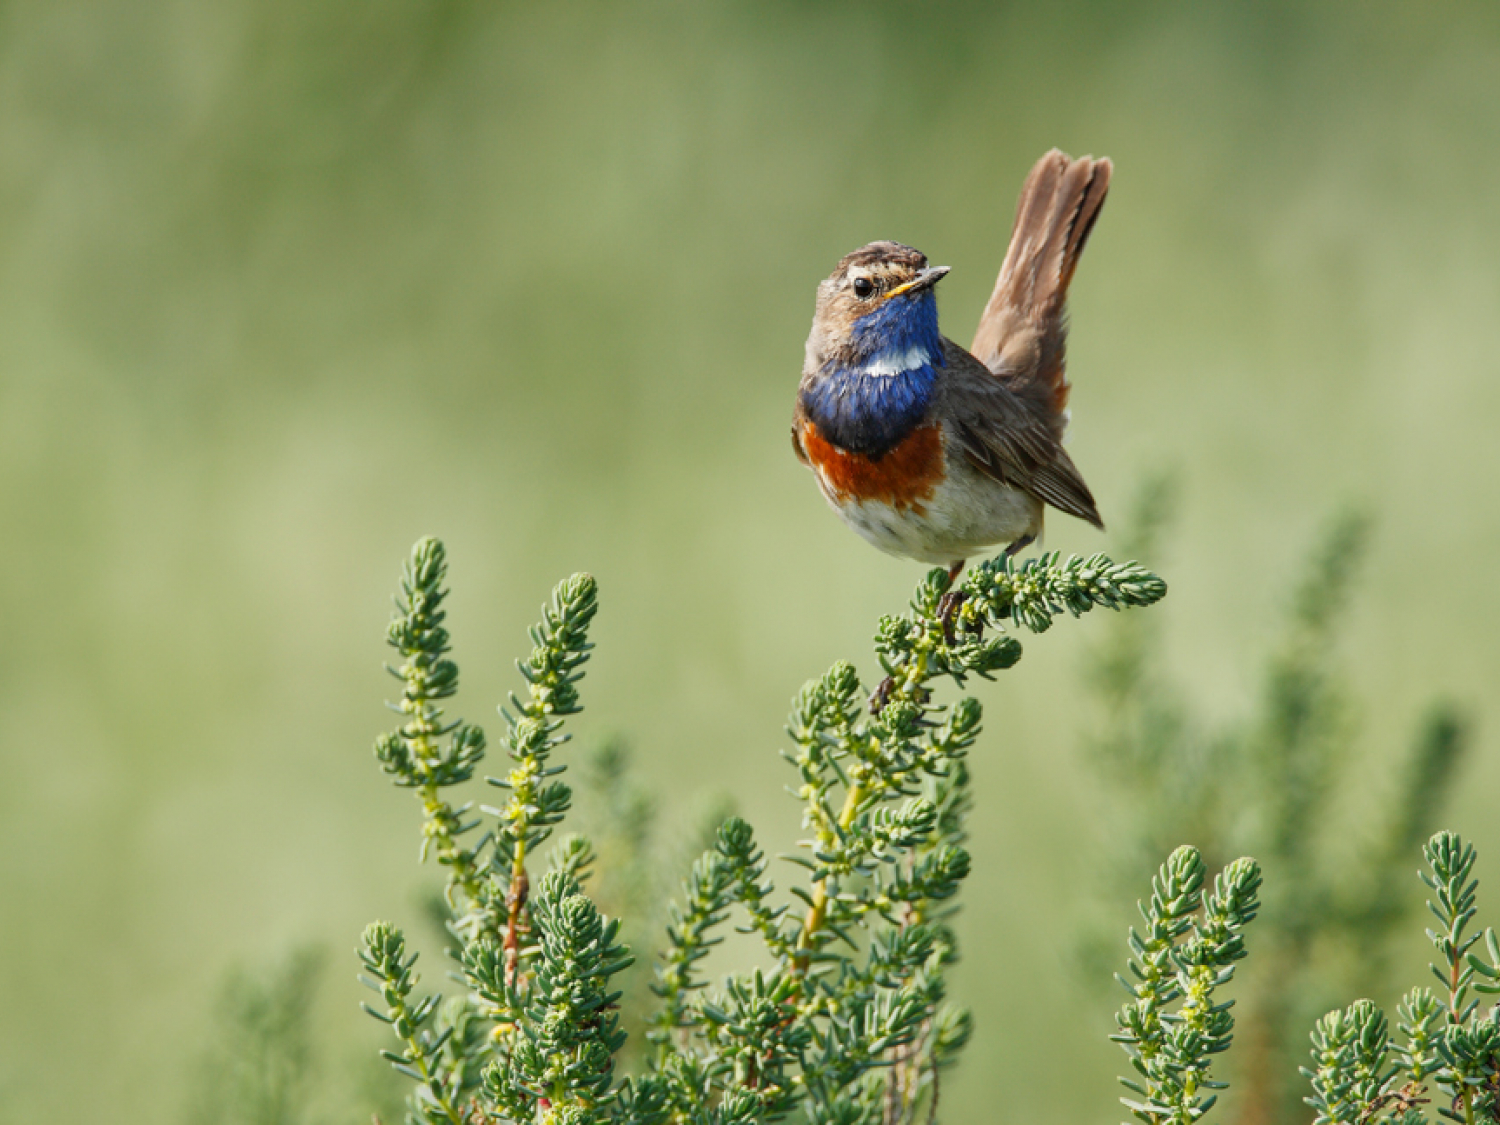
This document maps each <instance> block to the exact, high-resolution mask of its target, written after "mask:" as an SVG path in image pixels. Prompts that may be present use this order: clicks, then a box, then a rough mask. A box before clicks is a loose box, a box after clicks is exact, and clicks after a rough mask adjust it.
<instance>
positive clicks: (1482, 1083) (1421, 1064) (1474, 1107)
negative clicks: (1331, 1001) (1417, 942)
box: [1302, 832, 1500, 1125]
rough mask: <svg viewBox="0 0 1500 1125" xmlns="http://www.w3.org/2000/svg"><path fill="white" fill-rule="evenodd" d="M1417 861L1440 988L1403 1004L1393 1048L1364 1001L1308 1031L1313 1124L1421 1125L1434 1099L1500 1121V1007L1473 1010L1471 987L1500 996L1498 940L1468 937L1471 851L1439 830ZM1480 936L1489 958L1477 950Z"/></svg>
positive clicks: (1448, 1108) (1454, 1111)
mask: <svg viewBox="0 0 1500 1125" xmlns="http://www.w3.org/2000/svg"><path fill="white" fill-rule="evenodd" d="M1424 854H1425V856H1426V859H1427V864H1428V870H1427V871H1424V872H1421V877H1422V881H1423V882H1424V883H1426V884H1427V886H1428V887H1429V888H1430V889H1431V891H1432V892H1433V897H1432V898H1431V899H1429V900H1428V903H1427V906H1428V909H1429V910H1431V911H1432V913H1433V915H1434V916H1435V917H1436V918H1437V920H1438V923H1439V927H1438V928H1437V929H1435V930H1434V929H1429V930H1428V931H1427V936H1428V937H1429V938H1430V939H1431V941H1432V944H1433V947H1434V948H1435V949H1436V950H1437V954H1438V957H1437V960H1436V961H1435V962H1434V963H1433V964H1432V965H1431V966H1430V967H1431V969H1432V973H1433V975H1434V976H1435V977H1436V978H1437V980H1438V982H1439V984H1440V986H1441V991H1440V992H1439V993H1436V994H1435V993H1434V992H1433V991H1432V989H1430V988H1427V987H1422V986H1418V987H1416V988H1413V989H1412V990H1411V991H1410V992H1408V993H1407V994H1406V996H1405V997H1404V998H1403V999H1402V1001H1401V1005H1400V1007H1399V1009H1398V1013H1397V1014H1398V1018H1399V1024H1398V1029H1399V1031H1400V1032H1401V1034H1402V1036H1403V1037H1404V1042H1393V1041H1392V1037H1391V1034H1390V1028H1389V1025H1388V1023H1387V1020H1386V1017H1385V1014H1384V1013H1383V1012H1381V1010H1380V1009H1379V1008H1378V1007H1376V1005H1375V1004H1374V1003H1373V1002H1372V1001H1370V1000H1356V1001H1355V1002H1354V1003H1353V1004H1351V1005H1350V1006H1349V1007H1348V1008H1346V1009H1344V1010H1343V1011H1332V1012H1329V1013H1328V1014H1327V1015H1326V1016H1324V1017H1323V1018H1322V1019H1320V1020H1319V1021H1318V1023H1317V1026H1316V1027H1314V1029H1313V1032H1312V1043H1313V1050H1312V1057H1313V1066H1312V1067H1304V1068H1303V1071H1302V1073H1303V1074H1304V1075H1306V1076H1307V1077H1308V1078H1309V1079H1310V1080H1311V1082H1312V1087H1313V1096H1312V1097H1310V1098H1307V1099H1306V1100H1307V1104H1309V1105H1311V1106H1312V1107H1313V1108H1314V1109H1315V1110H1317V1125H1331V1123H1337V1125H1364V1123H1365V1122H1381V1123H1382V1125H1384V1123H1386V1122H1389V1123H1391V1125H1424V1123H1426V1122H1427V1121H1428V1120H1429V1118H1428V1117H1427V1115H1426V1113H1425V1112H1424V1111H1423V1109H1422V1108H1421V1107H1422V1106H1424V1105H1427V1104H1429V1103H1432V1102H1433V1101H1434V1099H1433V1098H1432V1097H1431V1096H1430V1095H1431V1094H1433V1093H1434V1092H1438V1093H1440V1094H1441V1095H1442V1097H1441V1099H1440V1100H1438V1101H1437V1113H1438V1115H1439V1116H1440V1117H1441V1118H1446V1119H1448V1120H1450V1121H1456V1122H1462V1123H1463V1125H1476V1122H1496V1121H1500V1007H1492V1008H1490V1010H1489V1011H1487V1012H1481V1011H1480V1010H1479V1000H1478V998H1477V997H1474V996H1471V995H1470V992H1471V989H1472V990H1474V991H1479V992H1491V993H1494V992H1500V942H1497V940H1496V937H1495V931H1494V930H1493V929H1489V930H1485V931H1483V933H1482V934H1481V933H1480V932H1477V931H1476V932H1472V933H1471V932H1469V926H1470V923H1472V922H1473V920H1474V917H1475V913H1476V910H1477V907H1476V905H1475V902H1476V898H1477V891H1478V888H1479V881H1478V880H1477V879H1476V878H1474V865H1475V861H1476V858H1477V857H1476V855H1475V852H1474V848H1473V846H1472V845H1469V844H1465V843H1464V842H1463V840H1462V839H1461V838H1460V837H1459V836H1457V835H1455V834H1454V833H1451V832H1439V833H1438V834H1437V835H1435V836H1434V837H1432V839H1431V840H1429V841H1428V843H1427V846H1426V848H1425V849H1424ZM1481 937H1482V938H1483V939H1484V942H1485V945H1486V947H1487V952H1488V953H1489V960H1488V961H1485V960H1483V959H1482V958H1481V957H1480V956H1479V955H1478V954H1476V953H1475V952H1474V946H1475V945H1476V944H1477V943H1478V942H1479V941H1480V939H1481Z"/></svg>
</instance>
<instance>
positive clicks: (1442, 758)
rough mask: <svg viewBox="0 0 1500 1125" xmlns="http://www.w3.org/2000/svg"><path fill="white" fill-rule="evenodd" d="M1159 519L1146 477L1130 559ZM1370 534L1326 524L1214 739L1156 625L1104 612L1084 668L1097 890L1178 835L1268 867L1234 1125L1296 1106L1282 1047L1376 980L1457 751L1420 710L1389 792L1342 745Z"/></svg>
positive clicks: (1138, 868) (1171, 494) (1147, 549)
mask: <svg viewBox="0 0 1500 1125" xmlns="http://www.w3.org/2000/svg"><path fill="white" fill-rule="evenodd" d="M1174 507H1175V491H1174V488H1173V485H1172V482H1171V480H1170V479H1169V478H1158V479H1156V480H1154V481H1152V482H1149V483H1148V485H1147V486H1146V487H1145V488H1144V489H1143V490H1142V492H1141V494H1140V496H1139V498H1138V499H1137V502H1136V504H1135V508H1134V511H1133V513H1132V514H1131V516H1130V517H1129V518H1128V519H1127V520H1126V521H1125V522H1126V525H1127V531H1126V535H1125V541H1126V546H1127V549H1128V550H1129V551H1130V553H1131V554H1132V555H1137V556H1139V557H1143V558H1146V559H1152V558H1153V557H1155V556H1158V555H1159V554H1160V541H1161V539H1162V536H1163V533H1164V531H1165V529H1166V528H1167V527H1168V526H1169V525H1170V523H1171V519H1172V513H1173V509H1174ZM1368 539H1369V523H1368V521H1367V520H1366V519H1365V518H1363V517H1362V516H1360V515H1358V514H1354V513H1351V514H1344V515H1341V516H1339V517H1337V518H1335V519H1334V520H1332V521H1331V522H1330V523H1329V526H1328V528H1327V529H1326V531H1325V533H1324V535H1323V537H1322V540H1321V542H1320V543H1318V544H1317V545H1316V547H1315V549H1314V550H1313V551H1312V553H1311V557H1310V559H1309V560H1308V562H1307V564H1306V566H1305V570H1304V573H1303V575H1302V577H1301V578H1300V580H1299V581H1297V582H1296V583H1295V584H1293V585H1292V586H1291V588H1290V589H1289V590H1288V591H1287V594H1286V612H1285V618H1284V622H1283V626H1282V630H1281V636H1280V638H1279V640H1278V642H1277V644H1276V645H1275V648H1274V649H1273V652H1272V653H1271V655H1270V657H1269V658H1268V659H1267V661H1266V665H1265V671H1264V673H1263V678H1262V683H1261V686H1260V689H1259V691H1258V693H1257V696H1256V702H1255V706H1254V708H1253V710H1252V711H1251V712H1250V713H1249V714H1248V715H1246V716H1244V717H1242V718H1240V719H1238V720H1236V721H1232V722H1230V723H1228V724H1221V725H1219V726H1218V727H1217V729H1215V728H1214V727H1213V726H1212V725H1211V724H1210V723H1209V722H1208V720H1206V719H1205V718H1204V717H1203V716H1200V715H1197V714H1195V713H1194V711H1193V709H1192V708H1191V707H1190V706H1189V704H1188V702H1187V700H1189V699H1190V697H1191V696H1190V692H1189V691H1188V689H1187V688H1185V687H1183V686H1180V685H1178V684H1176V683H1174V682H1172V681H1171V680H1170V679H1169V678H1168V676H1167V675H1166V673H1165V672H1164V669H1165V667H1166V665H1167V661H1166V660H1165V659H1164V656H1163V653H1162V645H1161V637H1160V634H1159V622H1158V621H1156V620H1155V617H1156V615H1153V614H1127V615H1123V616H1121V617H1120V618H1118V619H1117V620H1116V621H1115V622H1114V623H1113V624H1112V625H1111V627H1110V628H1109V630H1108V633H1107V635H1106V638H1105V641H1104V643H1103V645H1102V646H1101V647H1100V650H1099V652H1098V655H1097V657H1096V659H1095V661H1094V665H1093V668H1092V669H1091V675H1090V683H1091V686H1092V687H1093V689H1094V692H1095V695H1096V697H1097V698H1098V700H1099V702H1100V704H1101V710H1102V711H1103V714H1104V716H1105V723H1104V729H1103V731H1102V733H1101V734H1100V735H1099V737H1097V738H1096V739H1095V740H1094V743H1093V746H1092V750H1093V755H1092V757H1093V760H1094V761H1095V763H1097V765H1098V766H1099V768H1100V770H1101V773H1102V774H1103V775H1104V776H1105V777H1106V779H1107V781H1108V786H1107V790H1106V791H1107V792H1108V793H1109V794H1110V796H1111V798H1112V803H1113V805H1114V808H1113V809H1112V810H1111V811H1112V812H1113V814H1114V816H1113V819H1112V821H1111V823H1110V850H1111V853H1112V854H1113V855H1115V856H1117V857H1118V861H1117V862H1118V866H1117V868H1116V869H1115V870H1112V871H1110V873H1109V875H1110V878H1111V879H1112V880H1114V881H1119V880H1123V879H1126V878H1129V879H1140V878H1142V877H1143V876H1144V873H1145V872H1146V871H1148V870H1150V868H1151V867H1152V866H1154V864H1155V863H1156V862H1157V857H1159V856H1161V855H1162V854H1164V853H1166V852H1167V851H1168V850H1169V849H1170V848H1171V847H1172V846H1174V845H1175V844H1176V843H1177V842H1179V841H1181V840H1192V841H1194V842H1195V843H1196V844H1197V845H1198V846H1199V847H1200V848H1201V849H1202V850H1203V852H1204V855H1205V856H1206V857H1207V858H1208V861H1209V862H1210V863H1211V864H1213V863H1222V862H1225V861H1226V860H1227V859H1228V858H1229V857H1231V856H1234V855H1238V854H1246V853H1248V854H1253V855H1255V856H1257V857H1259V859H1260V860H1261V862H1262V864H1263V865H1264V868H1265V871H1266V873H1267V880H1268V883H1267V890H1266V900H1267V901H1266V907H1267V909H1266V912H1265V916H1264V921H1263V922H1262V924H1261V926H1260V927H1259V930H1260V934H1259V941H1260V955H1259V956H1258V957H1257V965H1256V969H1255V971H1253V972H1251V973H1250V974H1249V975H1248V976H1247V978H1246V980H1245V981H1244V988H1245V998H1244V1001H1243V1004H1244V1012H1243V1014H1242V1016H1241V1037H1242V1038H1243V1039H1247V1040H1248V1041H1249V1042H1250V1043H1251V1044H1252V1047H1251V1049H1250V1050H1249V1051H1247V1052H1245V1053H1244V1055H1243V1057H1242V1059H1241V1064H1240V1065H1241V1070H1240V1071H1239V1075H1240V1076H1241V1077H1242V1078H1243V1079H1244V1083H1243V1084H1244V1086H1245V1088H1246V1089H1247V1091H1248V1094H1249V1096H1248V1098H1247V1099H1246V1100H1245V1101H1244V1102H1243V1103H1242V1113H1243V1120H1245V1121H1247V1122H1252V1123H1257V1125H1258V1123H1261V1122H1265V1121H1268V1120H1274V1119H1283V1118H1290V1117H1291V1116H1293V1115H1294V1114H1296V1113H1298V1112H1300V1105H1298V1104H1297V1102H1296V1096H1297V1095H1296V1091H1295V1089H1294V1088H1293V1084H1292V1082H1291V1081H1290V1076H1291V1075H1292V1074H1293V1073H1294V1070H1295V1056H1294V1044H1295V1043H1297V1042H1299V1041H1300V1040H1301V1037H1302V1035H1303V1033H1304V1029H1305V1028H1306V1027H1307V1026H1308V1024H1309V1022H1311V1020H1312V1019H1313V1018H1314V1017H1315V1016H1316V1013H1317V1012H1318V1011H1321V1010H1322V1009H1323V1008H1325V1007H1326V1006H1327V1004H1328V1003H1330V1002H1331V1001H1332V1000H1333V999H1334V998H1335V997H1336V996H1337V995H1339V994H1340V993H1341V992H1344V991H1346V990H1347V989H1349V988H1353V987H1359V988H1366V989H1368V988H1381V987H1383V986H1384V984H1385V980H1386V977H1387V976H1388V971H1387V965H1386V958H1387V949H1388V947H1389V944H1390V941H1391V938H1392V936H1393V934H1394V933H1395V932H1396V930H1397V928H1398V926H1399V925H1400V923H1401V922H1402V921H1403V919H1404V918H1405V916H1406V914H1407V912H1408V909H1409V908H1408V906H1407V904H1405V903H1404V902H1403V900H1402V899H1401V897H1400V896H1396V895H1392V894H1391V893H1390V887H1391V885H1392V883H1393V882H1394V881H1395V880H1396V879H1398V878H1400V877H1402V876H1404V874H1405V872H1406V870H1407V864H1408V862H1409V859H1408V857H1409V856H1410V855H1411V854H1412V853H1413V851H1415V850H1416V848H1418V847H1419V846H1420V845H1421V843H1422V841H1423V840H1425V839H1426V838H1427V836H1428V835H1429V834H1430V833H1431V832H1432V831H1433V830H1434V828H1435V827H1436V823H1435V822H1436V819H1437V816H1438V814H1439V812H1440V809H1441V806H1442V802H1443V800H1444V799H1445V798H1446V796H1447V794H1448V793H1449V792H1450V790H1451V788H1452V783H1453V779H1454V777H1455V774H1456V770H1457V767H1458V765H1459V763H1460V761H1461V759H1462V755H1463V753H1464V751H1465V749H1466V748H1467V746H1468V745H1469V742H1470V739H1469V734H1468V729H1467V724H1466V723H1465V722H1464V720H1463V718H1462V716H1461V715H1460V714H1459V713H1458V712H1457V710H1456V709H1455V708H1454V707H1452V706H1451V705H1442V704H1439V705H1434V706H1432V707H1431V708H1430V709H1429V711H1428V714H1427V715H1426V717H1425V718H1424V719H1423V720H1422V721H1421V723H1419V724H1418V729H1417V731H1416V736H1415V738H1413V739H1412V740H1411V742H1410V743H1409V746H1408V749H1407V750H1406V752H1405V754H1404V755H1403V756H1402V757H1401V759H1400V760H1399V762H1398V765H1397V766H1396V769H1395V771H1394V773H1395V776H1394V778H1393V783H1392V784H1388V785H1382V784H1380V780H1381V779H1380V777H1379V774H1378V773H1377V772H1376V771H1375V770H1374V769H1372V767H1371V765H1370V762H1371V759H1372V757H1373V756H1374V755H1373V753H1372V752H1371V751H1370V750H1369V749H1367V748H1366V747H1364V746H1358V747H1357V746H1356V740H1357V736H1358V734H1359V730H1358V726H1357V723H1356V716H1357V714H1358V705H1357V701H1356V699H1355V698H1354V696H1353V693H1352V692H1351V691H1350V690H1349V688H1348V687H1347V685H1346V684H1345V683H1344V681H1343V677H1342V676H1341V674H1340V672H1339V659H1338V649H1339V632H1340V628H1341V626H1342V624H1343V621H1344V619H1345V617H1346V614H1347V607H1348V605H1349V603H1350V600H1351V591H1352V587H1353V583H1354V579H1355V576H1356V574H1357V572H1358V567H1359V563H1360V561H1361V559H1362V557H1363V554H1364V551H1365V548H1366V545H1367V543H1368ZM1356 751H1357V752H1356ZM1350 792H1356V793H1358V794H1359V795H1360V800H1359V802H1358V806H1357V811H1354V812H1353V813H1352V815H1351V809H1350V805H1349V803H1348V802H1347V800H1344V801H1342V802H1341V801H1340V798H1341V797H1347V794H1349V793H1350ZM1356 982H1358V983H1357V984H1356Z"/></svg>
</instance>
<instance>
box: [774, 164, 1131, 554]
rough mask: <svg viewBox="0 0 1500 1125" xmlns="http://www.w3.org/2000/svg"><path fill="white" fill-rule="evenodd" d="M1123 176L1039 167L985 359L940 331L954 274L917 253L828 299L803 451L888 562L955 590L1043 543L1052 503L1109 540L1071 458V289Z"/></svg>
mask: <svg viewBox="0 0 1500 1125" xmlns="http://www.w3.org/2000/svg"><path fill="white" fill-rule="evenodd" d="M1110 171H1111V166H1110V162H1109V161H1108V160H1107V159H1100V160H1094V159H1092V158H1090V157H1087V156H1085V157H1082V158H1081V159H1078V160H1073V159H1070V158H1069V157H1068V156H1066V155H1065V154H1064V153H1061V152H1059V151H1057V150H1056V149H1053V150H1052V151H1051V152H1049V153H1048V154H1047V155H1046V156H1044V157H1042V158H1041V160H1039V161H1037V164H1036V167H1034V168H1033V169H1032V170H1031V175H1029V176H1028V177H1027V178H1026V184H1025V186H1024V187H1022V189H1021V199H1020V203H1019V204H1018V206H1017V208H1016V225H1015V229H1014V230H1013V231H1012V233H1011V239H1010V249H1009V250H1008V251H1007V252H1006V255H1005V261H1004V263H1003V264H1002V265H1001V267H1000V277H999V280H997V281H996V282H995V291H994V293H993V294H992V295H991V297H990V300H989V304H988V305H986V306H985V310H984V315H983V317H982V318H981V319H980V322H979V330H978V331H977V332H976V333H975V334H974V344H973V352H972V354H971V353H970V352H967V351H965V350H964V349H963V348H961V347H959V346H958V345H957V344H955V343H954V342H953V341H952V340H949V339H948V338H947V337H945V336H943V335H941V334H940V333H939V332H938V318H937V300H936V298H935V296H934V295H933V286H934V285H935V284H936V283H937V282H938V280H939V279H941V278H942V277H943V275H944V274H946V273H947V272H948V267H947V266H928V264H927V258H926V257H925V256H924V255H923V254H921V253H920V252H918V251H916V250H913V249H912V248H911V247H909V246H902V245H901V244H900V243H896V242H872V243H870V244H869V245H868V246H864V247H861V248H860V249H858V250H856V251H854V252H853V253H852V254H849V255H847V256H846V257H845V258H844V259H843V260H842V261H841V262H839V264H838V268H837V269H835V270H834V271H833V273H832V275H830V276H829V278H828V279H827V280H826V281H824V282H823V283H822V284H820V285H819V286H818V303H817V311H816V313H815V314H814V316H813V325H812V333H811V335H809V336H808V338H807V358H806V361H805V362H804V364H803V367H802V384H801V387H800V388H799V390H798V393H797V407H796V411H795V413H794V415H793V419H792V448H793V449H794V450H795V451H796V453H797V456H798V458H799V459H800V460H801V461H802V462H803V463H804V464H806V465H808V466H809V467H810V468H811V469H812V471H813V475H814V476H816V477H817V480H818V487H819V488H820V489H822V491H823V495H824V497H825V498H826V499H827V500H828V503H829V504H830V505H831V506H832V507H833V510H834V511H836V512H837V513H838V514H839V516H840V517H841V518H842V519H843V520H844V522H845V523H847V524H848V525H849V526H850V527H852V528H853V529H854V530H855V531H857V532H858V533H859V534H860V535H862V536H863V537H864V538H865V539H867V540H869V541H870V542H871V543H873V544H875V546H877V547H879V548H880V549H881V550H882V551H886V552H889V553H890V554H893V555H900V556H903V557H905V558H912V559H917V560H920V561H921V562H927V563H939V564H942V565H945V566H948V567H949V575H950V580H951V579H953V578H957V576H958V573H959V571H960V570H961V569H962V568H963V564H964V560H966V559H967V558H968V557H969V556H970V555H971V554H973V553H974V552H976V551H979V550H981V549H983V548H985V547H991V546H996V545H998V544H1001V543H1007V544H1009V546H1008V548H1007V553H1009V554H1015V553H1016V552H1017V551H1019V550H1021V549H1022V548H1024V547H1025V546H1027V545H1028V544H1030V543H1032V542H1034V541H1035V539H1036V537H1037V536H1038V535H1040V534H1041V531H1042V514H1043V510H1044V505H1045V504H1051V505H1052V506H1053V507H1055V508H1059V509H1061V510H1062V511H1064V512H1067V513H1068V514H1069V515H1073V516H1077V517H1079V518H1080V519H1085V520H1088V522H1089V523H1091V524H1093V525H1094V526H1095V527H1098V528H1101V529H1102V528H1103V527H1104V523H1103V521H1102V520H1100V518H1099V512H1098V509H1097V508H1095V506H1094V498H1093V496H1092V495H1091V494H1090V493H1089V488H1088V485H1086V484H1084V483H1083V477H1082V476H1081V475H1080V474H1079V472H1078V469H1077V468H1076V467H1074V465H1073V462H1072V460H1071V459H1070V458H1069V457H1068V455H1067V453H1066V452H1065V451H1064V450H1063V447H1062V437H1063V431H1064V429H1065V428H1066V427H1067V422H1068V413H1067V409H1066V408H1067V403H1068V390H1069V384H1068V381H1067V378H1066V375H1065V371H1064V363H1063V353H1064V345H1065V343H1066V340H1067V317H1066V307H1065V306H1066V301H1067V296H1068V283H1069V282H1071V281H1072V280H1073V271H1074V270H1075V269H1076V268H1077V266H1078V258H1079V255H1081V254H1082V253H1083V247H1084V243H1085V242H1087V241H1088V237H1089V232H1090V231H1091V230H1092V229H1093V226H1094V220H1095V219H1097V218H1098V217H1099V209H1100V208H1101V207H1102V206H1103V205H1104V196H1105V193H1106V192H1107V191H1108V190H1109V177H1110Z"/></svg>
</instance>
